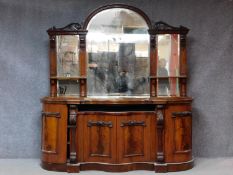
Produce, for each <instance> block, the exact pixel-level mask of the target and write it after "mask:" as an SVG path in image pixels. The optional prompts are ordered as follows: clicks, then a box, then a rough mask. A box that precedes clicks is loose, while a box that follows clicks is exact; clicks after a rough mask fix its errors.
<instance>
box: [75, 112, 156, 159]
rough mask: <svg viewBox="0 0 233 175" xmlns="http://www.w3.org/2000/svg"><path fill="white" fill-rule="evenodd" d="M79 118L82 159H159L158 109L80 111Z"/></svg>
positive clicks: (80, 157)
mask: <svg viewBox="0 0 233 175" xmlns="http://www.w3.org/2000/svg"><path fill="white" fill-rule="evenodd" d="M78 121H79V122H78V123H79V124H78V128H79V131H78V132H79V133H78V135H79V141H78V142H79V152H80V153H81V152H82V150H83V155H79V161H81V162H82V161H83V162H105V163H127V162H150V161H155V139H154V138H155V129H156V128H155V126H156V125H155V124H156V117H155V113H154V112H80V113H79V114H78ZM82 127H83V128H82ZM81 130H82V131H83V132H82V133H80V131H81ZM82 138H83V139H82ZM81 140H83V143H81V142H82V141H81ZM82 145H83V148H82Z"/></svg>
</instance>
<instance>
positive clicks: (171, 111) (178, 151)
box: [165, 105, 192, 162]
mask: <svg viewBox="0 0 233 175" xmlns="http://www.w3.org/2000/svg"><path fill="white" fill-rule="evenodd" d="M165 115H166V118H165V150H166V154H165V161H166V162H185V161H189V160H191V159H192V141H191V139H192V132H191V127H192V118H191V106H190V105H170V106H168V109H167V110H166V111H165Z"/></svg>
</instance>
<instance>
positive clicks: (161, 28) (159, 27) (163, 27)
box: [152, 21, 189, 34]
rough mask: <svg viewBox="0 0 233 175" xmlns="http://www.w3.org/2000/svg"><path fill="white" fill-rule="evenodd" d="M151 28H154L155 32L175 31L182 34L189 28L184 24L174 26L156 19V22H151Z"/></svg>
mask: <svg viewBox="0 0 233 175" xmlns="http://www.w3.org/2000/svg"><path fill="white" fill-rule="evenodd" d="M152 30H154V31H155V32H156V33H157V32H158V33H160V32H177V33H181V34H182V33H183V34H187V33H188V31H189V29H188V28H186V27H184V26H180V27H174V26H171V25H169V24H167V23H165V22H163V21H158V22H153V23H152Z"/></svg>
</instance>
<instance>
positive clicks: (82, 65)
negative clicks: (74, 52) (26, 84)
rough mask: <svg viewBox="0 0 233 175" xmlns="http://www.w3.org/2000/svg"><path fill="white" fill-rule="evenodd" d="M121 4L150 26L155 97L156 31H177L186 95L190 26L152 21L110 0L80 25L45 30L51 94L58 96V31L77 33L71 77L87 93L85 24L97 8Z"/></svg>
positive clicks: (181, 83) (181, 79)
mask: <svg viewBox="0 0 233 175" xmlns="http://www.w3.org/2000/svg"><path fill="white" fill-rule="evenodd" d="M112 8H123V9H129V10H132V11H134V12H136V13H137V14H139V15H140V16H141V17H142V18H143V19H144V20H145V22H146V23H147V25H148V27H149V30H148V32H149V35H150V61H149V62H150V97H151V98H153V97H158V94H157V92H158V78H159V77H158V76H157V62H158V60H157V57H158V53H157V50H158V45H157V35H159V34H178V35H179V62H180V63H179V72H180V73H179V76H177V77H176V78H177V79H178V80H179V89H178V90H179V96H181V97H186V79H187V68H186V62H187V61H186V34H187V33H188V31H189V29H187V28H186V27H183V26H180V27H173V26H170V25H168V24H166V23H164V22H162V21H159V22H156V23H152V22H151V20H150V19H149V17H148V16H147V15H146V14H145V13H144V12H143V11H142V10H140V9H138V8H136V7H133V6H129V5H125V4H111V5H106V6H102V7H100V8H97V9H96V10H94V11H93V12H92V13H91V14H90V15H89V16H88V17H87V18H86V20H85V22H84V23H83V25H81V24H79V23H71V24H69V25H67V26H65V27H63V28H56V27H52V28H50V29H49V30H48V31H47V32H48V34H49V36H50V68H51V69H50V95H51V96H54V97H55V96H57V94H58V87H57V82H58V80H59V77H58V76H57V65H56V56H57V54H56V36H57V35H78V36H79V69H80V73H79V76H78V77H76V78H73V79H75V80H76V79H77V80H78V81H79V85H80V87H79V90H80V93H79V96H80V97H86V96H87V69H86V68H87V50H86V35H87V33H88V31H87V26H88V23H89V22H90V20H91V19H92V18H93V17H94V16H95V15H96V14H98V13H99V12H101V11H104V10H107V9H112Z"/></svg>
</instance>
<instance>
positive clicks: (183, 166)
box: [154, 159, 194, 173]
mask: <svg viewBox="0 0 233 175" xmlns="http://www.w3.org/2000/svg"><path fill="white" fill-rule="evenodd" d="M154 166H155V172H156V173H166V172H176V171H184V170H189V169H191V168H193V166H194V159H192V160H190V161H188V162H180V163H164V164H160V163H155V165H154Z"/></svg>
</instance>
